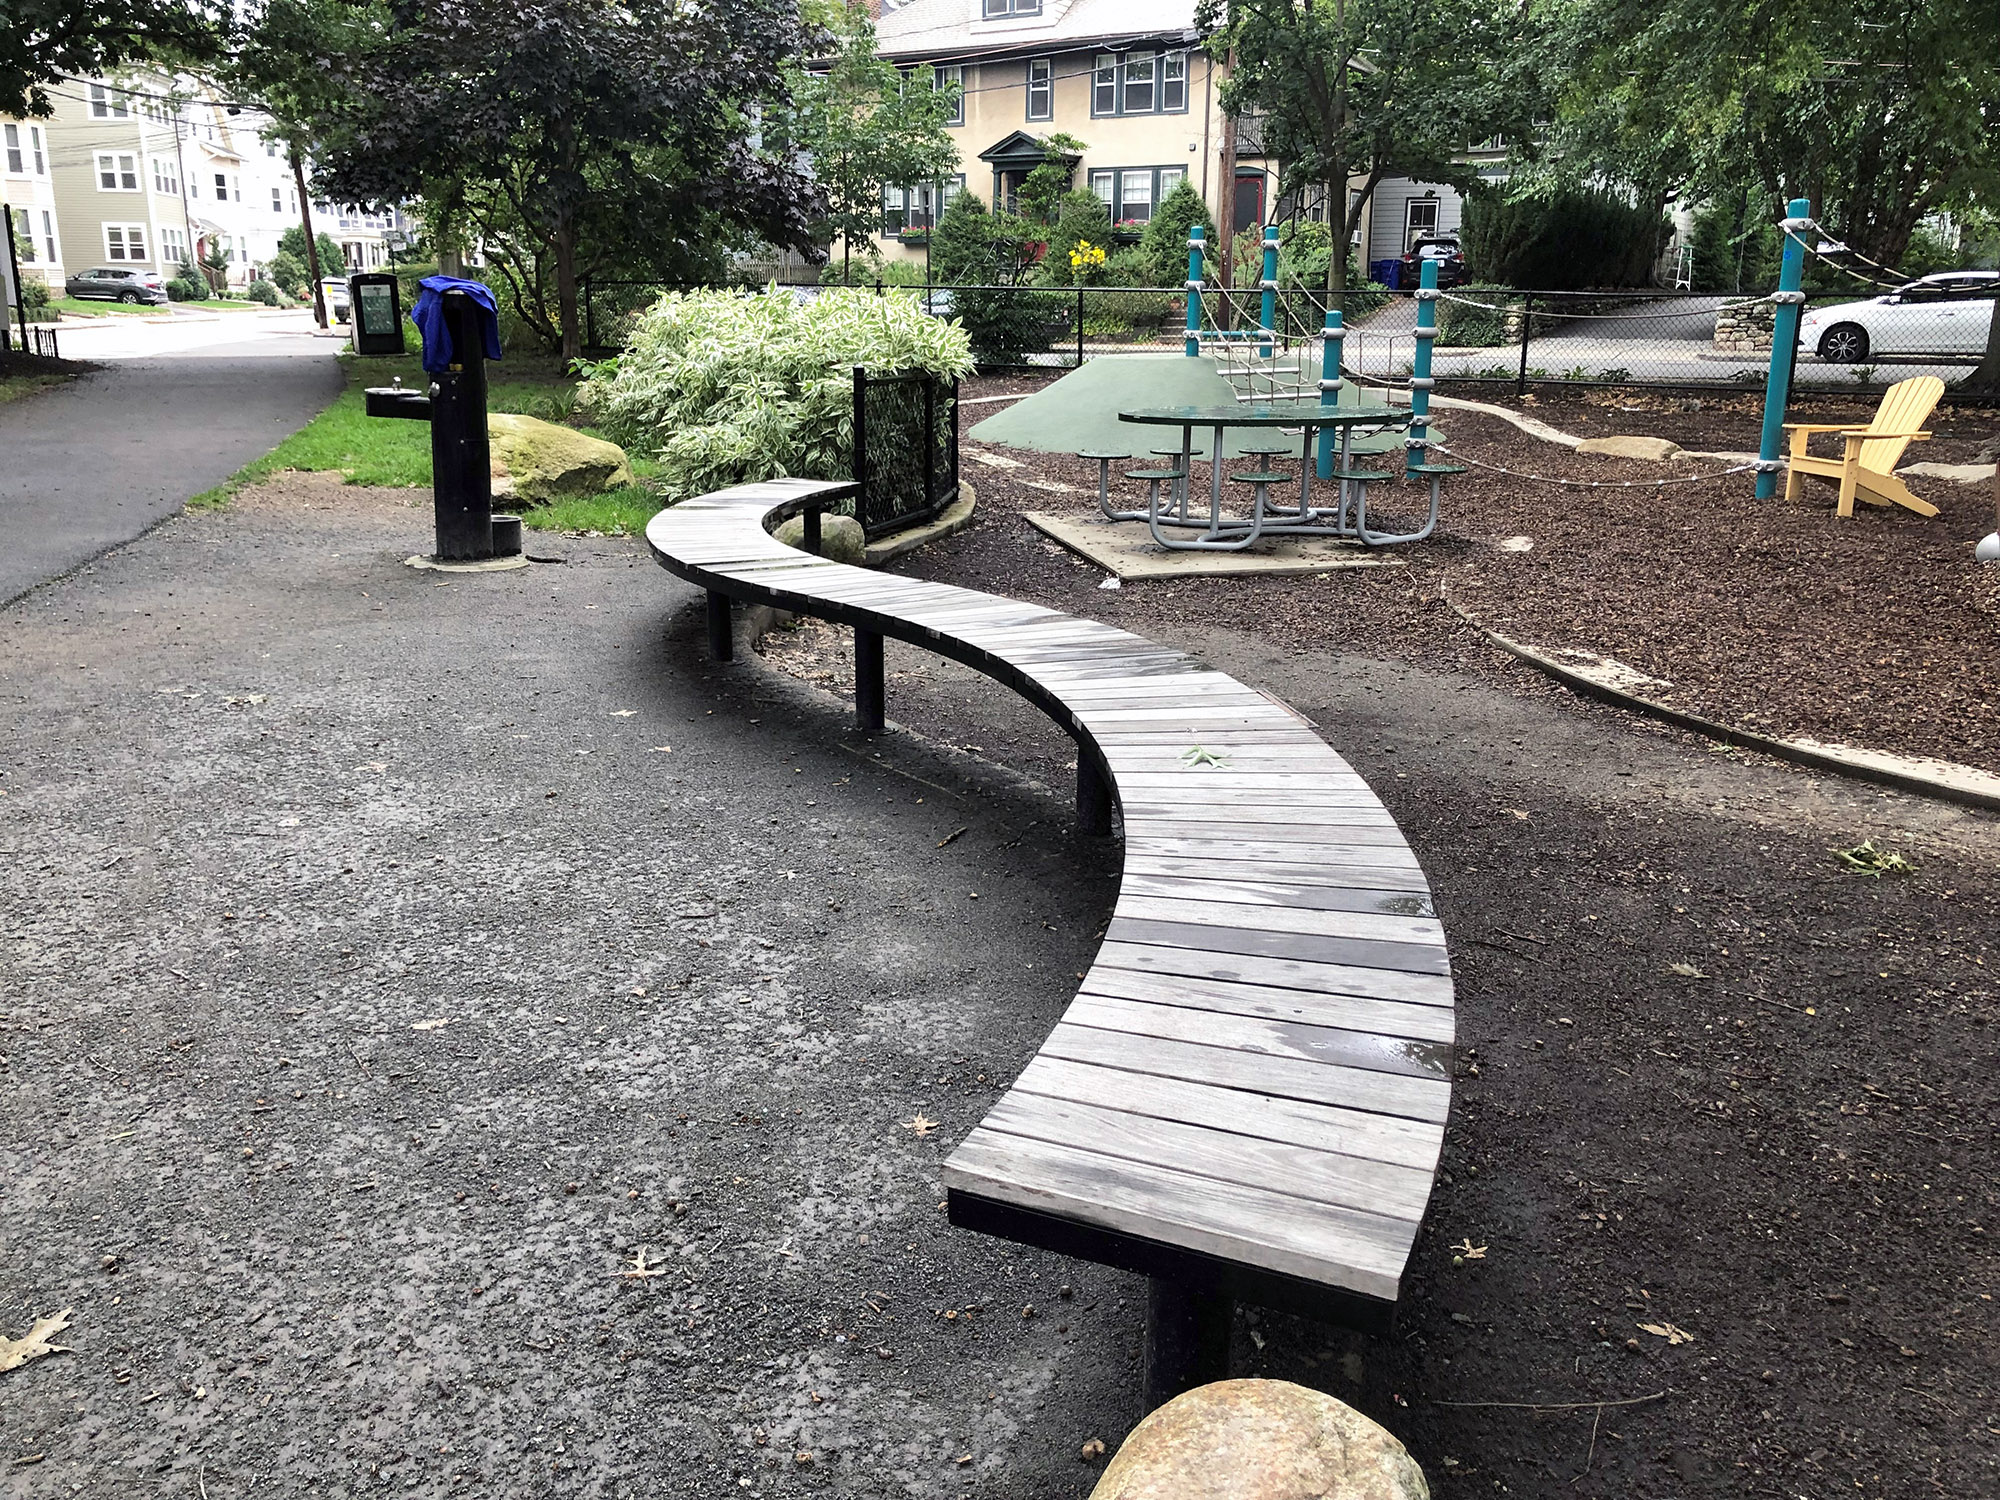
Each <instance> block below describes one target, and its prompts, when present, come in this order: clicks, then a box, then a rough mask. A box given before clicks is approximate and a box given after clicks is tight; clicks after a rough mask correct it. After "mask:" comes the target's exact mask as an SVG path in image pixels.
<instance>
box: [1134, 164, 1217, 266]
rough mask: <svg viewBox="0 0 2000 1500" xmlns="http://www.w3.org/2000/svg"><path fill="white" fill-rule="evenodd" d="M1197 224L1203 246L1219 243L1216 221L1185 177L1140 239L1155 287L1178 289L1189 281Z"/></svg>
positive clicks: (1160, 205)
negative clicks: (1190, 245)
mask: <svg viewBox="0 0 2000 1500" xmlns="http://www.w3.org/2000/svg"><path fill="white" fill-rule="evenodd" d="M1197 224H1199V225H1200V226H1201V231H1202V240H1203V243H1204V244H1208V245H1213V244H1215V218H1214V216H1213V215H1212V214H1210V213H1209V211H1208V205H1207V204H1206V203H1204V202H1203V201H1202V197H1201V194H1200V192H1199V191H1197V190H1196V188H1195V185H1194V184H1193V183H1192V182H1189V181H1188V180H1187V179H1186V178H1185V177H1183V178H1182V179H1181V180H1180V181H1179V182H1178V183H1176V184H1175V185H1174V190H1173V191H1172V192H1170V193H1168V194H1167V195H1166V197H1164V198H1162V199H1161V200H1160V201H1159V204H1158V205H1157V206H1156V207H1155V208H1154V209H1153V217H1152V218H1151V219H1149V220H1148V221H1147V223H1146V232H1145V233H1144V234H1143V235H1141V236H1140V237H1139V249H1140V251H1141V253H1143V254H1144V255H1145V257H1146V269H1147V270H1148V271H1149V272H1150V273H1151V277H1152V281H1153V284H1154V285H1156V286H1178V285H1179V284H1180V283H1181V282H1183V281H1186V280H1187V265H1188V241H1189V240H1190V239H1192V238H1193V237H1194V226H1195V225H1197Z"/></svg>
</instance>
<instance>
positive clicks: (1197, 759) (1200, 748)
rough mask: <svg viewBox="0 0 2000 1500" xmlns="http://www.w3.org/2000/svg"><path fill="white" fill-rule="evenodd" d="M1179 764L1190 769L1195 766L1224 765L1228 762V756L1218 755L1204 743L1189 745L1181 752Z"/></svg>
mask: <svg viewBox="0 0 2000 1500" xmlns="http://www.w3.org/2000/svg"><path fill="white" fill-rule="evenodd" d="M1181 764H1183V765H1184V766H1186V767H1187V768H1188V769H1189V770H1190V771H1192V770H1194V769H1195V768H1196V767H1197V766H1226V765H1228V764H1229V757H1228V756H1226V755H1218V754H1216V753H1215V751H1213V750H1210V749H1209V748H1207V747H1206V746H1205V745H1190V746H1188V748H1187V749H1185V750H1183V751H1182V752H1181Z"/></svg>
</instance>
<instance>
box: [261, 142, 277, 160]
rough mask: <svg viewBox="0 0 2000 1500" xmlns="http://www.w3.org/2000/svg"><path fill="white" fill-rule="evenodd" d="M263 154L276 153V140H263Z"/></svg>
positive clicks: (273, 154) (274, 154) (272, 154)
mask: <svg viewBox="0 0 2000 1500" xmlns="http://www.w3.org/2000/svg"><path fill="white" fill-rule="evenodd" d="M264 154H265V155H266V156H272V157H275V156H276V155H277V154H278V143H277V142H276V141H266V142H264Z"/></svg>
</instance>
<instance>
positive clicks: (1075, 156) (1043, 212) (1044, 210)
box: [1014, 130, 1089, 226]
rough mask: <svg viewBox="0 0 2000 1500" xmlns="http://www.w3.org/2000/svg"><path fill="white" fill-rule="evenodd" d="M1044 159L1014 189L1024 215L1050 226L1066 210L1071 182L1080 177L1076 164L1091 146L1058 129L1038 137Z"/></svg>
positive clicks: (1039, 223)
mask: <svg viewBox="0 0 2000 1500" xmlns="http://www.w3.org/2000/svg"><path fill="white" fill-rule="evenodd" d="M1037 144H1038V145H1040V146H1041V148H1042V159H1041V161H1040V162H1038V163H1037V164H1036V165H1035V166H1034V167H1033V168H1032V169H1031V170H1030V171H1029V172H1028V175H1027V176H1025V177H1023V178H1022V179H1021V186H1020V187H1019V188H1018V189H1016V191H1015V193H1014V206H1015V208H1016V209H1018V210H1019V211H1020V215H1021V217H1022V218H1023V219H1026V220H1028V221H1029V222H1030V223H1032V224H1036V225H1041V226H1048V225H1051V224H1053V223H1054V222H1055V219H1056V216H1057V214H1058V213H1060V212H1061V210H1062V204H1063V199H1064V197H1065V196H1067V195H1068V193H1069V190H1070V184H1071V183H1072V182H1074V181H1076V164H1077V163H1078V162H1080V161H1082V160H1083V153H1084V152H1085V151H1086V150H1088V149H1089V148H1088V147H1087V146H1085V145H1084V143H1083V142H1082V141H1080V140H1078V139H1077V138H1076V137H1075V136H1073V135H1070V134H1068V133H1067V132H1065V131H1061V130H1054V131H1051V132H1049V134H1047V135H1045V136H1042V137H1040V138H1039V140H1038V141H1037Z"/></svg>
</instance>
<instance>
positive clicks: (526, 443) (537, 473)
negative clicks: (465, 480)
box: [486, 412, 632, 505]
mask: <svg viewBox="0 0 2000 1500" xmlns="http://www.w3.org/2000/svg"><path fill="white" fill-rule="evenodd" d="M486 439H487V443H488V445H489V446H490V447H491V449H492V452H493V494H494V496H495V497H496V498H500V499H505V498H508V497H512V498H513V499H516V500H521V501H525V502H526V503H528V504H530V505H545V504H547V503H548V502H549V501H551V500H569V499H573V498H575V497H577V496H581V495H601V494H603V493H604V492H605V491H606V490H616V489H623V488H624V487H625V486H626V485H628V484H630V483H631V482H632V465H631V463H630V462H629V461H628V460H627V459H626V457H625V450H624V449H623V448H621V447H619V446H618V445H617V444H616V443H607V442H605V441H604V439H602V438H594V437H586V436H585V435H584V434H582V433H580V432H578V431H576V430H575V429H574V428H571V427H558V426H556V424H555V423H553V422H544V421H542V420H541V419H539V418H537V417H521V416H515V415H514V414H512V413H510V412H489V413H488V414H487V417H486Z"/></svg>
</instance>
